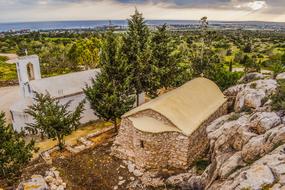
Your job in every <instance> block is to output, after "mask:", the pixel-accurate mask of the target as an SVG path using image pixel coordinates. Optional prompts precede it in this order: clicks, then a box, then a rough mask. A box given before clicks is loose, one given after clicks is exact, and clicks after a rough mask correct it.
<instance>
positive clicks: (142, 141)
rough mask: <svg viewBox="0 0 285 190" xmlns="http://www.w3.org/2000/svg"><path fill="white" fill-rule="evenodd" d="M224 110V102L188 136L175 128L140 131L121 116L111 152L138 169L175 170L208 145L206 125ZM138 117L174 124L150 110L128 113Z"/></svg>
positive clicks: (225, 111)
mask: <svg viewBox="0 0 285 190" xmlns="http://www.w3.org/2000/svg"><path fill="white" fill-rule="evenodd" d="M226 113H227V102H226V103H224V104H223V105H222V106H221V107H220V108H219V109H218V110H217V111H216V112H215V113H214V114H212V115H211V116H210V117H209V118H208V119H207V120H206V121H204V122H203V124H202V125H201V126H200V127H199V128H198V129H197V130H196V131H194V132H193V133H192V134H191V135H190V136H186V135H184V134H183V133H180V132H175V131H174V132H161V133H149V132H143V131H140V130H138V129H136V128H135V127H134V126H133V125H132V122H131V121H130V120H129V119H128V117H126V118H123V119H122V122H121V128H120V130H119V134H118V136H117V138H116V140H115V142H114V145H113V148H112V153H113V154H114V155H115V156H117V157H119V158H121V159H126V160H130V161H132V162H134V163H135V165H136V166H137V167H138V168H140V169H144V170H154V171H165V170H168V171H175V170H177V169H182V170H184V169H187V168H188V167H189V166H190V165H192V164H193V163H194V162H195V161H196V160H197V159H199V158H200V157H201V156H202V155H203V154H204V153H205V151H206V150H207V148H208V145H209V142H208V140H207V133H206V127H207V125H208V124H209V123H210V122H212V121H213V120H214V119H216V118H218V117H220V116H222V115H224V114H226ZM141 116H149V117H153V118H155V119H157V120H160V121H162V122H164V123H165V124H167V125H170V126H174V125H173V124H172V123H171V121H169V120H168V119H167V118H165V117H164V116H163V115H161V114H159V113H157V112H155V111H153V110H144V111H141V112H138V113H136V114H134V115H132V117H141ZM174 127H175V126H174Z"/></svg>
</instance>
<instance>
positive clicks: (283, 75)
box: [276, 73, 285, 80]
mask: <svg viewBox="0 0 285 190" xmlns="http://www.w3.org/2000/svg"><path fill="white" fill-rule="evenodd" d="M276 79H277V80H282V79H285V73H280V74H278V75H277V77H276Z"/></svg>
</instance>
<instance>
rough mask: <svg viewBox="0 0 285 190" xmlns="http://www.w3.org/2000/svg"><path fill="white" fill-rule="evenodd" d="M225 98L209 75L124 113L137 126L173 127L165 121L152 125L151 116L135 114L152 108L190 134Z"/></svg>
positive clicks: (141, 128) (151, 128) (150, 129)
mask: <svg viewBox="0 0 285 190" xmlns="http://www.w3.org/2000/svg"><path fill="white" fill-rule="evenodd" d="M226 101H227V99H226V97H225V96H224V95H223V93H222V92H221V90H220V89H219V87H218V86H217V85H216V84H215V83H214V82H212V81H210V80H208V79H206V78H196V79H194V80H191V81H189V82H187V83H186V84H184V85H183V86H181V87H179V88H177V89H175V90H172V91H170V92H168V93H166V94H163V95H161V96H160V97H158V98H156V99H153V100H151V101H149V102H147V103H145V104H143V105H141V106H139V107H137V108H135V109H133V110H131V111H129V112H127V113H126V114H125V115H124V116H123V117H129V118H130V119H131V121H133V124H134V127H137V128H138V129H139V130H142V131H145V132H153V133H157V132H159V131H160V132H165V131H170V129H169V128H168V127H164V126H165V124H163V123H162V122H160V123H161V125H158V123H156V125H152V126H154V127H155V126H157V127H158V128H159V129H153V127H150V125H149V124H150V121H151V120H144V119H143V117H142V118H137V119H135V120H134V119H133V118H134V116H133V115H135V114H136V113H138V112H141V111H145V110H153V111H155V112H158V113H160V114H161V115H163V116H164V117H166V118H167V119H168V120H169V121H170V122H171V123H172V124H173V125H174V126H176V127H177V129H178V131H181V132H182V133H183V134H185V135H190V134H192V132H194V131H195V130H196V129H197V128H198V127H199V126H200V125H201V124H202V123H203V122H204V121H205V120H207V119H208V118H209V117H210V116H211V115H212V114H213V113H215V112H216V111H217V110H218V108H220V107H221V106H222V105H223V104H224V103H225V102H226ZM134 121H135V123H134ZM144 126H145V127H144ZM164 129H165V130H164ZM172 131H174V130H172Z"/></svg>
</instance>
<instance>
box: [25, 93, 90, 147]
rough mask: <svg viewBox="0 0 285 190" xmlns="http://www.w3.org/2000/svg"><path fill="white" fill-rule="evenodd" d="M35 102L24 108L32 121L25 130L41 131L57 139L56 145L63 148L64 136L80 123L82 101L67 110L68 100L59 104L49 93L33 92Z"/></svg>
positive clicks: (50, 137) (82, 109) (82, 108)
mask: <svg viewBox="0 0 285 190" xmlns="http://www.w3.org/2000/svg"><path fill="white" fill-rule="evenodd" d="M34 100H35V103H34V104H33V105H31V106H29V107H28V109H26V110H25V113H27V114H29V115H30V116H32V118H33V120H34V123H28V124H27V125H28V127H27V130H30V131H32V132H34V133H38V132H41V133H43V134H45V135H46V136H47V137H48V138H49V139H54V140H55V139H57V141H58V146H59V147H60V149H61V150H62V149H63V148H64V136H67V135H69V134H71V133H72V131H74V130H76V129H77V127H78V126H79V125H80V122H79V120H80V119H81V113H82V112H83V111H84V101H82V102H80V103H79V105H78V106H77V107H76V108H75V111H74V112H71V111H68V108H69V106H70V103H71V102H70V101H69V102H67V103H66V104H61V103H60V102H59V100H57V99H55V98H52V97H51V96H50V95H49V94H40V93H35V98H34Z"/></svg>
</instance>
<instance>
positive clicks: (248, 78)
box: [239, 72, 265, 83]
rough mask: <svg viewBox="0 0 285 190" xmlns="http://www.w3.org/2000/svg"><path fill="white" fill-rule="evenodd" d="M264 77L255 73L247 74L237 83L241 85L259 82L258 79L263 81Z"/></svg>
mask: <svg viewBox="0 0 285 190" xmlns="http://www.w3.org/2000/svg"><path fill="white" fill-rule="evenodd" d="M264 78H265V76H264V75H263V74H261V73H257V72H254V73H247V74H246V75H245V76H244V77H242V78H241V79H240V80H239V82H241V83H248V82H251V81H254V80H259V79H264Z"/></svg>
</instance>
